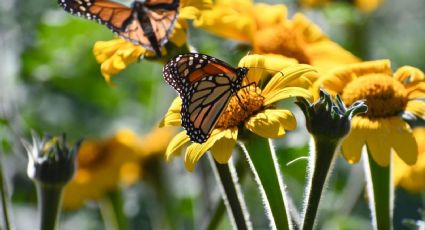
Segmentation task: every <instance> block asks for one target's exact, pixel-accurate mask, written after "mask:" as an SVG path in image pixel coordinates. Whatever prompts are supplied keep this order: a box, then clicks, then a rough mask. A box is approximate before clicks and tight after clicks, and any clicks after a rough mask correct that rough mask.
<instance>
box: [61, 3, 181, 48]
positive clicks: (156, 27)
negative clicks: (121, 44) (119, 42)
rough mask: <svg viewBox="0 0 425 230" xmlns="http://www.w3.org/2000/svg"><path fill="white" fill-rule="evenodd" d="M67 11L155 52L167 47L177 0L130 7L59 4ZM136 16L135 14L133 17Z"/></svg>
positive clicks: (175, 14)
mask: <svg viewBox="0 0 425 230" xmlns="http://www.w3.org/2000/svg"><path fill="white" fill-rule="evenodd" d="M58 3H59V5H60V6H61V7H62V8H63V9H65V11H67V12H69V13H71V14H75V15H77V16H80V17H84V18H87V19H89V20H94V21H97V22H98V23H100V24H104V25H106V26H107V27H108V28H109V29H110V30H112V31H113V32H114V33H116V34H118V35H119V36H120V37H122V38H123V39H125V40H127V41H130V42H132V43H135V44H138V45H141V46H143V47H145V48H146V49H149V50H154V51H155V52H156V53H157V55H158V56H161V52H160V47H162V46H163V45H164V44H165V43H167V41H168V38H169V36H170V35H171V32H172V30H173V28H174V24H175V22H176V19H177V14H178V6H179V3H178V0H173V1H171V0H168V1H166V0H156V1H155V0H150V1H146V2H145V3H140V2H137V1H136V2H135V3H134V4H133V6H132V7H131V8H130V7H127V6H125V5H122V4H120V3H116V2H112V1H107V0H58ZM134 12H135V13H134Z"/></svg>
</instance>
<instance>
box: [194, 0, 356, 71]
mask: <svg viewBox="0 0 425 230" xmlns="http://www.w3.org/2000/svg"><path fill="white" fill-rule="evenodd" d="M193 25H194V26H195V27H199V28H202V29H205V30H207V31H209V32H212V33H214V34H217V35H218V36H221V37H224V38H230V39H235V40H238V41H241V42H245V43H249V44H251V46H252V47H253V52H254V53H258V54H279V55H283V56H286V57H290V58H295V59H296V60H297V61H298V63H301V64H310V65H312V66H314V67H315V68H316V69H317V70H319V72H322V71H326V70H328V69H329V68H330V67H334V66H339V65H341V64H350V63H356V62H359V61H360V60H359V59H358V58H357V57H355V56H354V55H352V54H351V53H350V52H348V51H346V50H344V49H343V48H342V47H340V46H339V45H338V44H336V43H335V42H333V41H331V40H330V39H329V38H328V37H327V36H326V35H324V34H323V33H322V32H321V30H320V29H319V27H317V26H316V25H314V24H313V23H312V22H311V21H309V20H308V19H307V18H306V17H305V16H304V15H302V14H295V16H294V17H293V18H292V19H291V20H289V19H287V8H286V6H285V5H281V4H280V5H268V4H264V3H258V4H253V3H252V1H250V0H230V1H229V0H219V1H216V3H215V5H214V7H213V8H212V9H211V10H205V11H203V12H202V13H201V15H200V17H199V18H197V19H195V20H194V22H193Z"/></svg>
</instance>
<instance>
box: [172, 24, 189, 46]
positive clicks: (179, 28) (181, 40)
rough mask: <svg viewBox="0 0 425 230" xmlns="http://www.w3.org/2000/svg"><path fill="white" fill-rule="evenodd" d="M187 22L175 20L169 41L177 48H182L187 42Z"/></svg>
mask: <svg viewBox="0 0 425 230" xmlns="http://www.w3.org/2000/svg"><path fill="white" fill-rule="evenodd" d="M186 30H187V22H186V21H185V20H182V19H179V20H177V22H176V24H175V26H174V30H173V33H172V34H171V36H170V41H171V42H173V43H174V44H176V46H177V47H180V46H182V45H183V44H185V43H186V41H187V34H186Z"/></svg>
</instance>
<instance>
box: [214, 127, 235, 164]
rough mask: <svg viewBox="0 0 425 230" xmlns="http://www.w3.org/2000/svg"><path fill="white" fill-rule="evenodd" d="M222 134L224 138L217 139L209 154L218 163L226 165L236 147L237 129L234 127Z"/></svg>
mask: <svg viewBox="0 0 425 230" xmlns="http://www.w3.org/2000/svg"><path fill="white" fill-rule="evenodd" d="M223 132H224V136H223V137H221V138H219V139H217V141H216V142H215V144H214V145H213V146H212V147H211V153H212V155H213V157H214V159H215V160H216V161H217V162H218V163H220V164H227V162H228V161H229V159H230V157H231V156H232V152H233V149H234V147H235V145H236V140H237V138H238V129H237V128H236V127H234V128H230V129H226V130H223Z"/></svg>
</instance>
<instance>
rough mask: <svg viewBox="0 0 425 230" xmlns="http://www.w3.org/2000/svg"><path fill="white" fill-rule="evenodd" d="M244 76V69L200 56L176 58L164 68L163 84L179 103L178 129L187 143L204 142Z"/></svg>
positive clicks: (245, 71) (240, 84) (239, 86)
mask: <svg viewBox="0 0 425 230" xmlns="http://www.w3.org/2000/svg"><path fill="white" fill-rule="evenodd" d="M247 73H248V68H246V67H241V68H233V67H232V66H230V65H228V64H227V63H225V62H223V61H221V60H218V59H216V58H214V57H211V56H208V55H205V54H200V53H188V54H181V55H178V56H176V57H174V58H173V59H171V60H170V61H169V62H168V63H167V64H166V65H165V66H164V69H163V75H164V78H165V80H166V81H167V83H168V84H169V85H171V86H172V87H173V88H174V89H175V90H176V91H177V92H178V93H179V95H180V97H181V99H182V108H181V112H180V113H181V120H182V126H183V128H184V129H186V133H187V135H188V136H189V137H190V140H191V141H194V142H197V143H203V142H205V141H206V140H207V139H208V137H209V135H210V134H211V131H212V130H213V129H214V126H215V125H216V123H217V121H218V119H219V118H220V116H221V114H222V113H223V112H224V110H225V108H226V107H227V105H228V104H229V102H230V99H231V98H232V96H233V95H236V96H237V92H238V91H239V90H240V89H241V88H242V80H243V79H244V77H245V76H246V75H247Z"/></svg>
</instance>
